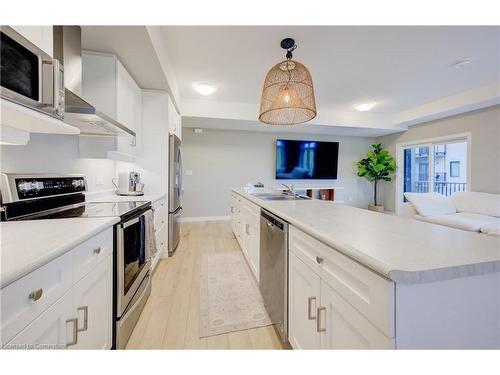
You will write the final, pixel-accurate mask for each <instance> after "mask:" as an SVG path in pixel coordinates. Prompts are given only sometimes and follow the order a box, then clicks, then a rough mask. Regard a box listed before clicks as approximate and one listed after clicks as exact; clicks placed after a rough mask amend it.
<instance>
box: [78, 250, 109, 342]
mask: <svg viewBox="0 0 500 375" xmlns="http://www.w3.org/2000/svg"><path fill="white" fill-rule="evenodd" d="M110 285H113V257H112V256H108V257H107V259H106V260H104V261H102V262H101V263H100V264H99V265H98V266H97V267H96V268H95V269H94V270H93V271H92V272H90V273H89V274H88V275H87V276H85V277H84V278H83V279H82V280H80V281H79V282H78V283H77V284H76V285H75V286H74V287H73V289H72V291H70V293H73V297H74V304H73V311H74V312H73V313H74V314H75V312H76V318H77V343H76V344H75V345H74V348H75V349H109V348H111V345H112V314H110V311H113V310H112V309H113V305H112V303H113V290H112V288H110V287H109V286H110Z"/></svg>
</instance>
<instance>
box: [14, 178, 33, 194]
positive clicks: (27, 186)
mask: <svg viewBox="0 0 500 375" xmlns="http://www.w3.org/2000/svg"><path fill="white" fill-rule="evenodd" d="M17 188H18V189H19V191H20V192H21V193H26V192H27V191H30V190H31V182H26V181H23V182H20V183H18V184H17Z"/></svg>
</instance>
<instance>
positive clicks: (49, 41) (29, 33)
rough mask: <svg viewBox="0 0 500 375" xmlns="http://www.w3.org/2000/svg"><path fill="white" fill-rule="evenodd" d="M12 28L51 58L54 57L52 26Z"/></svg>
mask: <svg viewBox="0 0 500 375" xmlns="http://www.w3.org/2000/svg"><path fill="white" fill-rule="evenodd" d="M12 28H13V29H14V30H16V31H17V32H18V33H19V34H21V35H22V36H24V37H25V38H26V39H28V40H29V41H30V42H31V43H33V44H34V45H36V46H37V47H38V48H40V49H41V50H43V51H44V52H45V53H48V54H49V55H50V56H54V54H53V52H54V51H53V49H54V48H53V47H54V46H53V39H54V38H53V31H52V25H46V26H12Z"/></svg>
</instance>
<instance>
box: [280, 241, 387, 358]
mask: <svg viewBox="0 0 500 375" xmlns="http://www.w3.org/2000/svg"><path fill="white" fill-rule="evenodd" d="M292 248H293V246H292ZM332 251H333V250H332ZM320 263H323V260H322V261H321V262H320ZM342 276H344V277H345V276H346V274H338V277H342ZM288 327H289V332H288V336H289V341H290V344H291V345H292V347H293V348H294V349H393V348H394V338H390V337H388V336H386V335H385V334H384V333H383V332H382V331H381V330H379V329H378V328H377V327H376V326H375V325H374V323H372V322H371V321H369V320H368V319H367V318H366V317H365V316H363V315H362V314H361V313H360V312H359V311H358V310H357V309H356V308H355V307H353V306H352V305H351V304H350V303H349V302H347V301H346V300H345V299H344V298H343V297H342V296H341V295H340V294H339V293H337V291H336V290H335V289H334V288H333V287H332V286H331V285H330V284H329V283H328V282H327V281H326V280H325V279H324V278H323V277H322V276H321V275H320V274H318V273H317V271H313V270H312V269H311V268H310V267H309V266H307V265H306V264H305V263H304V262H303V261H302V260H301V259H300V258H299V257H298V256H297V255H296V254H295V253H294V252H293V251H292V252H290V253H289V290H288Z"/></svg>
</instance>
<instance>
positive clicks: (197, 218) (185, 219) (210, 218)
mask: <svg viewBox="0 0 500 375" xmlns="http://www.w3.org/2000/svg"><path fill="white" fill-rule="evenodd" d="M222 220H231V216H195V217H181V218H180V219H179V221H180V222H181V223H189V222H195V221H222Z"/></svg>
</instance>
